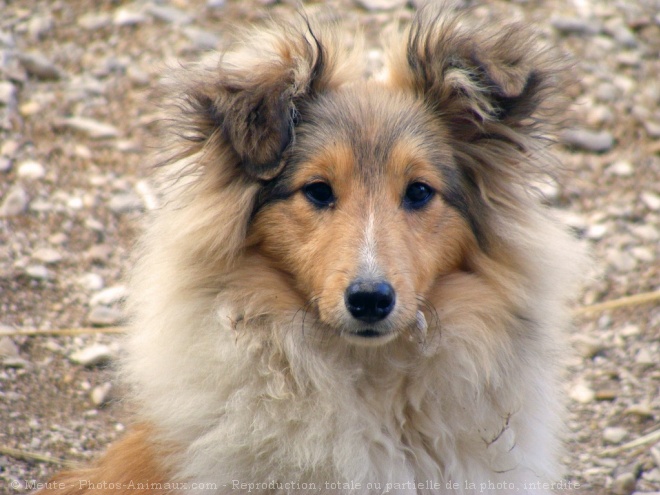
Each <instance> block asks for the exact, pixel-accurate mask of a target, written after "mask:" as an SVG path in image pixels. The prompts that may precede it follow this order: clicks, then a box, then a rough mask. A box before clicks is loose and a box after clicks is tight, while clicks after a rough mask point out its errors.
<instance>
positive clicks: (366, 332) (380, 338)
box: [342, 328, 398, 346]
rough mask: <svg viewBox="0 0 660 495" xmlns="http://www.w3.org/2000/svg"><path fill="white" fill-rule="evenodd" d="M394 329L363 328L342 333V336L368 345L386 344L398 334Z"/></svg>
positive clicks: (355, 342)
mask: <svg viewBox="0 0 660 495" xmlns="http://www.w3.org/2000/svg"><path fill="white" fill-rule="evenodd" d="M397 334H398V332H396V331H394V330H377V329H375V328H361V329H359V330H351V331H346V332H343V333H342V337H344V338H345V339H346V340H348V341H349V342H351V343H354V344H358V345H366V346H377V345H382V344H385V343H386V342H389V341H390V340H392V339H394V338H395V337H396V336H397Z"/></svg>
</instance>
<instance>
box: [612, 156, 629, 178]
mask: <svg viewBox="0 0 660 495" xmlns="http://www.w3.org/2000/svg"><path fill="white" fill-rule="evenodd" d="M607 170H608V172H610V173H612V174H614V175H618V176H619V177H629V176H631V175H632V174H633V173H634V172H635V169H634V168H633V166H632V164H631V163H630V162H628V161H624V160H621V161H618V162H614V163H613V164H612V165H610V166H609V167H608V168H607Z"/></svg>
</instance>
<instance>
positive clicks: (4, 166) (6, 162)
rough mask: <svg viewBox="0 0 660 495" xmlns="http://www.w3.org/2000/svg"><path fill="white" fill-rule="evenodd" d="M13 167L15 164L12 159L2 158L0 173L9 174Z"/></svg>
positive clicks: (0, 157)
mask: <svg viewBox="0 0 660 495" xmlns="http://www.w3.org/2000/svg"><path fill="white" fill-rule="evenodd" d="M12 165H13V162H12V161H11V158H7V157H6V156H0V173H3V174H4V173H7V172H9V171H10V170H11V167H12Z"/></svg>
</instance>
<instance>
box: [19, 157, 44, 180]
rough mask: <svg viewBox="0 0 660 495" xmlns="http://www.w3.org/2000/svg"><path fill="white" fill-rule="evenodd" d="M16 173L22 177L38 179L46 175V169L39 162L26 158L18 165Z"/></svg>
mask: <svg viewBox="0 0 660 495" xmlns="http://www.w3.org/2000/svg"><path fill="white" fill-rule="evenodd" d="M17 173H18V176H19V177H21V178H23V179H32V180H39V179H43V178H44V176H45V175H46V169H45V168H44V166H43V165H42V164H41V163H39V162H35V161H33V160H28V161H25V162H23V163H21V164H20V165H19V166H18V169H17Z"/></svg>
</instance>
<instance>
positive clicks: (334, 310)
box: [54, 8, 582, 495]
mask: <svg viewBox="0 0 660 495" xmlns="http://www.w3.org/2000/svg"><path fill="white" fill-rule="evenodd" d="M397 36H398V37H397V38H396V40H394V41H391V42H390V45H391V46H389V47H388V49H389V61H390V62H389V66H388V70H387V72H388V74H389V77H387V78H385V79H384V80H373V79H370V80H366V81H364V80H361V69H360V67H361V65H360V64H359V63H357V62H355V60H357V59H358V57H359V50H357V49H355V50H346V49H345V47H346V46H348V45H347V44H346V43H344V42H343V41H341V38H340V37H339V36H338V35H337V34H336V31H334V30H332V29H329V28H321V27H318V26H315V25H313V23H311V25H310V23H307V22H300V23H298V24H296V23H292V24H280V25H272V26H270V27H268V28H259V29H257V30H255V31H252V32H250V33H249V34H247V35H245V38H244V42H243V43H239V44H237V46H236V47H235V48H234V49H233V50H231V51H229V52H228V53H225V54H223V55H219V56H214V57H211V58H209V59H207V60H205V61H203V62H201V63H200V64H198V65H195V66H193V67H191V68H189V70H186V71H183V72H182V74H174V75H173V76H172V77H171V79H170V81H169V83H167V84H166V86H167V87H169V92H168V93H167V94H168V95H169V96H168V98H169V99H168V100H166V101H169V103H170V111H171V115H172V119H173V120H172V122H171V126H172V129H173V130H174V136H176V137H175V138H168V139H169V143H170V146H169V147H168V150H169V151H168V153H169V155H168V158H166V159H165V161H164V164H163V172H164V176H165V179H164V189H163V195H164V199H165V202H164V206H163V208H162V209H161V210H160V211H158V212H156V213H155V214H154V216H153V218H152V220H151V224H150V225H149V227H148V228H147V232H146V234H145V236H144V239H143V241H142V243H141V247H140V251H139V262H138V263H137V266H136V267H135V270H134V274H133V278H132V296H131V310H132V313H133V315H134V321H133V326H134V331H133V332H132V334H131V335H130V337H129V338H128V340H127V342H126V347H127V356H126V358H125V359H124V363H123V367H122V377H123V378H124V380H125V381H126V382H127V383H128V384H129V386H130V387H131V389H132V399H133V401H134V402H135V403H136V404H137V406H138V411H139V412H138V415H137V416H138V419H139V421H140V422H141V423H143V424H148V425H150V428H151V430H147V431H150V433H148V434H147V433H142V434H138V436H137V437H133V438H134V440H131V441H129V443H128V444H126V445H124V446H122V444H119V446H118V447H116V448H114V449H112V450H111V451H110V452H109V453H108V454H107V455H106V457H104V458H103V460H101V464H100V465H99V466H100V467H97V468H95V469H94V471H92V472H93V473H94V476H96V477H107V478H108V480H107V481H108V482H110V481H112V479H111V478H113V479H118V478H119V477H120V476H130V477H138V478H139V477H145V476H147V475H152V474H153V478H154V479H158V480H163V481H166V482H172V483H187V484H188V485H186V487H187V488H186V489H185V490H179V492H182V493H200V494H201V493H205V494H208V493H217V494H229V493H237V492H238V493H246V492H252V493H262V494H265V493H269V494H284V493H306V492H314V493H342V494H343V493H346V494H348V493H360V494H376V493H385V492H388V493H406V494H408V493H415V494H426V493H451V494H453V495H456V494H459V493H491V494H495V493H497V494H501V493H520V494H525V493H527V494H531V493H535V494H540V493H548V491H547V490H539V489H536V488H534V486H533V483H538V482H543V483H545V482H548V483H550V482H555V481H558V480H559V479H560V476H561V467H560V465H559V455H560V452H561V442H560V439H559V436H560V434H561V414H562V406H561V400H560V396H561V393H560V388H559V379H560V370H561V366H562V364H561V363H562V360H561V355H562V353H563V345H562V343H563V337H562V332H563V331H564V330H565V328H566V327H567V325H568V311H567V309H566V304H567V301H568V300H569V298H570V296H571V294H572V293H573V291H574V289H575V281H576V276H575V273H576V271H577V267H578V266H579V265H580V263H581V258H582V256H581V254H580V248H579V246H577V245H576V243H575V241H573V239H572V238H571V237H570V235H569V234H568V233H567V232H566V231H565V229H564V228H563V227H561V226H560V225H557V224H556V223H555V222H554V221H553V220H552V219H551V216H550V215H549V214H548V212H547V211H546V210H545V208H544V207H543V206H542V205H541V202H540V200H539V197H538V195H537V194H536V193H535V192H534V191H533V190H531V189H530V187H529V186H528V184H529V183H530V181H532V180H535V179H536V177H537V176H538V175H542V174H544V173H547V172H549V169H548V167H549V166H550V165H551V162H549V161H548V160H547V159H546V156H545V155H546V153H545V150H544V143H545V141H544V139H543V137H544V136H545V133H546V132H548V131H549V129H551V124H552V112H551V111H550V110H551V109H553V108H555V102H556V101H557V100H556V99H555V98H554V95H553V91H552V90H553V88H554V87H555V86H556V83H557V76H556V72H557V69H558V64H557V63H556V62H555V60H556V59H555V58H553V56H552V55H551V52H550V51H548V50H547V49H546V48H543V47H541V46H540V45H538V43H537V42H536V41H535V38H534V36H533V35H531V34H530V32H529V30H528V29H527V28H526V27H524V26H520V25H514V26H509V25H496V26H495V27H488V26H482V25H480V24H474V23H472V21H471V20H470V19H469V18H468V17H467V16H464V15H461V14H457V13H455V12H452V11H450V10H448V9H446V8H438V9H435V10H434V9H426V10H424V11H422V12H421V13H420V14H419V15H418V17H417V18H416V19H415V21H414V22H413V24H412V26H411V27H410V28H409V29H408V30H407V31H405V32H403V33H399V34H398V35H397ZM356 46H359V43H357V44H356ZM318 183H323V184H325V185H326V186H328V187H330V188H331V192H332V194H331V195H329V196H327V198H329V199H327V201H325V202H324V201H321V202H320V203H319V201H318V198H317V199H315V196H314V195H313V194H312V195H311V196H310V193H309V189H308V188H309V186H310V185H312V184H318ZM420 183H421V184H423V185H424V187H425V188H427V190H429V188H430V190H431V191H432V194H431V195H429V196H425V198H426V199H425V200H424V201H425V202H424V203H423V204H421V203H420V204H417V205H416V206H411V205H412V203H411V201H412V200H411V199H410V196H409V190H410V188H411V187H413V185H415V184H420ZM413 197H414V195H413ZM365 281H366V282H365ZM358 282H359V284H358ZM385 282H386V283H387V284H389V286H391V289H392V293H393V294H395V298H392V299H389V301H390V303H391V306H389V309H388V313H387V315H386V316H384V317H382V318H380V319H378V320H374V321H368V320H367V319H364V318H362V319H361V318H360V317H358V314H357V312H356V310H355V309H354V308H353V309H351V307H350V304H349V302H348V301H349V296H348V295H349V292H350V291H349V289H350V288H351V286H356V285H357V286H359V287H363V285H364V284H366V285H364V286H365V287H373V286H375V285H374V284H376V283H385ZM360 284H363V285H360ZM369 284H372V285H369ZM156 446H158V447H156ZM162 446H167V448H166V449H164V448H163V447H162ZM142 454H144V455H142ZM136 455H138V457H140V458H143V459H144V460H145V462H144V463H143V464H140V463H134V462H133V459H134V457H135V456H136ZM124 464H125V465H127V468H126V469H127V470H126V474H121V475H120V473H118V472H117V471H116V470H117V469H119V470H120V471H121V466H122V465H124ZM70 476H73V477H75V476H77V474H74V475H70ZM68 479H73V478H71V477H69V478H68ZM122 479H126V478H122ZM327 483H339V484H338V485H328V484H327ZM448 483H449V485H448ZM453 483H458V487H456V486H455V485H453ZM491 483H492V485H491ZM195 484H197V485H195ZM199 484H201V485H199ZM503 486H505V487H506V488H502V487H503ZM512 487H513V488H512ZM119 492H120V493H133V492H129V491H128V490H124V491H123V492H122V491H119ZM54 493H68V492H62V491H60V492H57V490H55V492H54ZM76 493H78V492H76ZM79 493H94V492H93V490H89V491H87V492H84V491H82V492H79ZM157 493H159V492H157Z"/></svg>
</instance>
